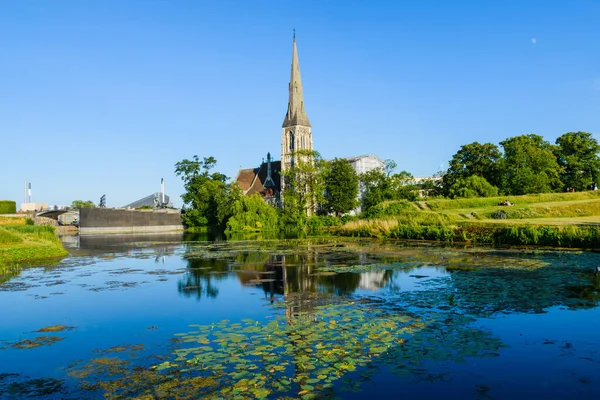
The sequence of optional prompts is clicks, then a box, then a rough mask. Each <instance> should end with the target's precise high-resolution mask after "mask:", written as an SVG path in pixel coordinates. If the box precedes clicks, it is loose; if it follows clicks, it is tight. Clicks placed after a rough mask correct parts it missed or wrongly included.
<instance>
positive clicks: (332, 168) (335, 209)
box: [324, 158, 359, 217]
mask: <svg viewBox="0 0 600 400" xmlns="http://www.w3.org/2000/svg"><path fill="white" fill-rule="evenodd" d="M324 183H325V199H324V200H325V202H324V209H325V211H327V212H332V213H335V215H336V216H338V217H339V216H341V215H342V214H345V213H347V212H349V211H351V210H353V209H354V208H355V207H356V206H357V205H358V203H359V201H358V200H357V196H358V175H357V174H356V172H355V171H354V168H352V165H350V163H349V162H348V161H347V160H345V159H339V158H335V159H333V160H332V161H330V162H329V166H328V168H327V173H326V175H325V181H324Z"/></svg>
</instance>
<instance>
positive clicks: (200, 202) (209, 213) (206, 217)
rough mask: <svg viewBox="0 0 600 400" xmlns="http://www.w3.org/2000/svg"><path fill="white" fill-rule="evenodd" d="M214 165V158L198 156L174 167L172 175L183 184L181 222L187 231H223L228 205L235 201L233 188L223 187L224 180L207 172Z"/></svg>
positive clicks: (227, 185)
mask: <svg viewBox="0 0 600 400" xmlns="http://www.w3.org/2000/svg"><path fill="white" fill-rule="evenodd" d="M216 165H217V160H215V158H214V157H204V158H203V159H202V161H200V159H199V158H198V156H194V157H193V159H192V160H187V159H185V160H182V161H179V162H177V163H176V164H175V174H176V175H177V176H180V177H181V179H182V180H183V183H184V188H185V193H184V194H183V195H182V196H181V197H182V199H183V203H184V213H183V214H182V219H183V222H184V224H185V225H187V226H190V227H207V228H216V229H224V228H225V224H226V223H227V220H228V218H229V217H230V216H231V203H232V201H233V200H234V199H235V198H236V197H239V195H240V194H239V193H238V192H239V189H238V188H237V185H231V184H227V183H226V181H227V179H228V178H227V176H225V175H223V174H221V173H219V172H211V170H212V169H213V168H214V167H215V166H216Z"/></svg>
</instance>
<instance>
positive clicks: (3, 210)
mask: <svg viewBox="0 0 600 400" xmlns="http://www.w3.org/2000/svg"><path fill="white" fill-rule="evenodd" d="M16 213H17V203H15V202H14V201H12V200H0V214H16Z"/></svg>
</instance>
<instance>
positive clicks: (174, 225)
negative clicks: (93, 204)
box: [79, 208, 183, 235]
mask: <svg viewBox="0 0 600 400" xmlns="http://www.w3.org/2000/svg"><path fill="white" fill-rule="evenodd" d="M182 230H183V224H182V222H181V213H180V212H179V211H178V210H147V211H135V210H124V209H112V208H81V209H80V210H79V233H80V234H81V235H89V234H92V235H97V234H104V233H152V232H173V231H182Z"/></svg>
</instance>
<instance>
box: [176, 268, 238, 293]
mask: <svg viewBox="0 0 600 400" xmlns="http://www.w3.org/2000/svg"><path fill="white" fill-rule="evenodd" d="M187 269H188V271H187V272H186V273H185V274H184V276H183V277H182V278H181V279H180V280H179V282H178V283H177V290H178V291H179V293H180V294H182V295H183V296H185V297H195V298H196V299H197V300H200V299H201V298H203V297H206V298H213V299H214V298H216V297H217V296H218V294H219V288H218V282H220V281H222V280H224V279H226V278H227V274H228V272H229V263H228V261H227V260H220V259H209V260H199V259H193V260H188V265H187Z"/></svg>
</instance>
